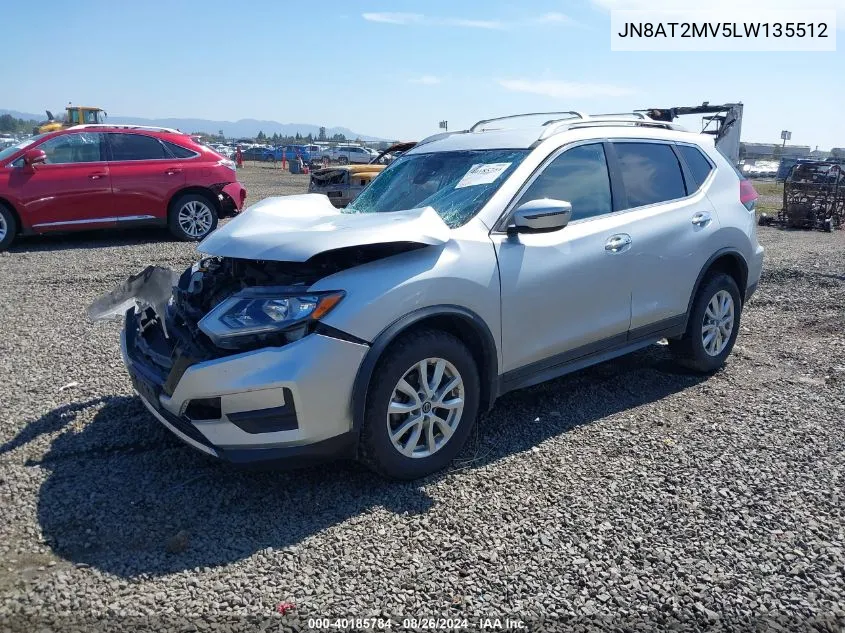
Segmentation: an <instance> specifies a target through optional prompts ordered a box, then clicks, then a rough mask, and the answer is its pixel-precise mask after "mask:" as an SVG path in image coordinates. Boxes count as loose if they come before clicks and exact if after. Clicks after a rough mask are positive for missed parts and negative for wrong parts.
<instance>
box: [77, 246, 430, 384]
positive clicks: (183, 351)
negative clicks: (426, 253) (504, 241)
mask: <svg viewBox="0 0 845 633" xmlns="http://www.w3.org/2000/svg"><path fill="white" fill-rule="evenodd" d="M423 246H424V245H423V244H418V243H414V242H393V243H387V244H366V245H361V246H355V247H345V248H340V249H336V250H334V251H326V252H323V253H320V254H318V255H316V256H314V257H311V258H310V259H308V260H307V261H304V262H280V261H272V260H265V261H260V260H249V259H240V258H233V257H206V258H204V259H202V260H200V261H199V262H197V263H196V264H194V265H193V266H192V267H190V268H188V269H187V270H185V271H184V272H183V273H182V274H181V275H179V274H177V273H175V272H173V271H171V270H169V269H166V268H161V267H154V266H150V267H148V268H147V269H145V270H144V271H143V272H142V273H140V274H138V275H134V276H132V277H130V278H129V279H128V280H127V281H126V282H124V283H123V284H121V285H120V286H118V287H117V288H115V290H113V291H111V292H109V293H107V294H106V295H103V296H102V297H100V298H99V299H97V301H95V302H94V303H93V304H91V307H90V308H89V310H88V314H89V317H90V318H91V319H92V320H104V319H111V318H117V317H122V318H124V319H125V337H126V353H127V354H128V355H129V357H130V358H131V359H132V360H133V361H134V362H135V363H136V364H139V365H141V366H143V367H144V368H145V369H146V370H147V373H148V374H150V376H149V377H150V379H151V380H153V381H154V382H155V383H158V384H159V385H160V387H161V391H162V392H163V393H165V394H166V395H168V396H169V395H171V394H172V393H173V390H174V389H175V387H176V385H177V384H178V382H179V380H180V379H181V377H182V375H183V374H184V373H185V371H186V370H187V369H188V368H189V367H191V366H192V365H195V364H197V363H200V362H204V361H208V360H213V359H217V358H222V357H225V356H229V355H232V354H239V353H243V352H247V351H251V350H256V349H261V348H266V347H282V346H285V345H287V344H289V343H292V342H294V341H297V340H299V339H301V338H303V337H305V336H307V335H308V334H310V333H312V332H324V333H325V332H329V333H331V334H333V335H335V336H337V335H341V336H343V333H337V332H333V331H332V329H331V328H329V327H328V326H325V325H323V324H321V323H320V319H321V318H322V317H323V316H325V315H326V314H328V313H329V311H330V310H331V309H332V308H333V307H334V306H335V305H337V304H338V303H339V302H340V301H341V300H342V299H343V297H344V294H345V293H344V292H343V291H342V290H337V291H333V292H312V291H309V288H310V286H312V285H313V284H314V283H316V282H317V281H319V280H320V279H323V278H325V277H328V276H329V275H332V274H335V273H337V272H340V271H342V270H345V269H347V268H352V267H354V266H359V265H362V264H365V263H368V262H371V261H375V260H378V259H383V258H385V257H390V256H392V255H397V254H399V253H403V252H408V251H410V250H414V249H417V248H422V247H423ZM351 338H354V337H351Z"/></svg>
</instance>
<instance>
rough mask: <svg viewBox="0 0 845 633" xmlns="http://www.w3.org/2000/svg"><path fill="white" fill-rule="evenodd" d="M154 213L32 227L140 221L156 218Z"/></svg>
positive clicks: (47, 223)
mask: <svg viewBox="0 0 845 633" xmlns="http://www.w3.org/2000/svg"><path fill="white" fill-rule="evenodd" d="M155 219H156V217H155V216H154V215H126V216H121V217H109V218H90V219H87V220H63V221H61V222H42V223H40V224H33V225H32V228H34V229H35V228H38V227H42V226H75V225H79V224H99V223H102V222H140V221H142V220H155Z"/></svg>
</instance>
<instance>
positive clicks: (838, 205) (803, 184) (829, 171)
mask: <svg viewBox="0 0 845 633" xmlns="http://www.w3.org/2000/svg"><path fill="white" fill-rule="evenodd" d="M759 224H760V225H761V226H772V225H779V226H785V227H788V228H795V229H821V230H824V231H833V230H834V229H841V228H843V226H845V166H843V165H841V164H838V163H835V162H831V161H816V162H808V163H799V164H797V165H795V166H794V167H793V168H792V169H791V170H790V172H789V175H788V176H787V177H786V180H785V181H784V183H783V208H782V209H781V210H780V211H779V212H778V214H777V216H770V215H767V214H765V213H763V214H762V215H761V216H760V220H759Z"/></svg>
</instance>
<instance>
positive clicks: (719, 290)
mask: <svg viewBox="0 0 845 633" xmlns="http://www.w3.org/2000/svg"><path fill="white" fill-rule="evenodd" d="M741 313H742V298H741V296H740V294H739V288H738V287H737V285H736V282H735V281H734V279H733V277H731V276H730V275H726V274H725V273H715V274H711V275H708V276H707V277H706V278H705V279H704V281H703V282H702V284H701V287H700V288H699V290H698V294H696V296H695V300H694V301H693V305H692V311H691V312H690V316H689V322H688V323H687V331H686V332H685V333H684V336H683V337H682V338H681V339H679V340H676V341H670V342H669V345H670V348H671V350H672V353H673V354H674V356H675V358H676V359H677V360H678V362H680V363H681V364H682V365H684V366H686V367H688V368H689V369H692V370H694V371H697V372H701V373H710V372H713V371H716V370H717V369H719V367H721V366H722V365H723V364H724V362H725V359H726V358H727V357H728V355H729V354H730V353H731V350H732V349H733V346H734V343H735V342H736V337H737V334H738V333H739V317H740V314H741Z"/></svg>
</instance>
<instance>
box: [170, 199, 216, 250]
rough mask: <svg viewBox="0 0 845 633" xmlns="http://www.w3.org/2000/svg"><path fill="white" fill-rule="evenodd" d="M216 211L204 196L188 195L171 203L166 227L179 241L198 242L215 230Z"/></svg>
mask: <svg viewBox="0 0 845 633" xmlns="http://www.w3.org/2000/svg"><path fill="white" fill-rule="evenodd" d="M217 219H218V218H217V209H216V208H215V206H214V204H213V203H212V202H211V201H210V200H209V199H208V198H206V197H205V196H202V195H199V194H195V193H190V194H187V195H184V196H180V197H179V198H178V199H176V200H174V201H173V205H172V206H171V211H170V218H169V220H168V225H169V226H170V232H171V233H173V235H174V236H176V237H177V238H178V239H180V240H184V241H186V242H198V241H200V240H201V239H203V238H204V237H205V236H206V235H208V234H209V233H211V232H212V231H213V230H214V229H216V228H217Z"/></svg>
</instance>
